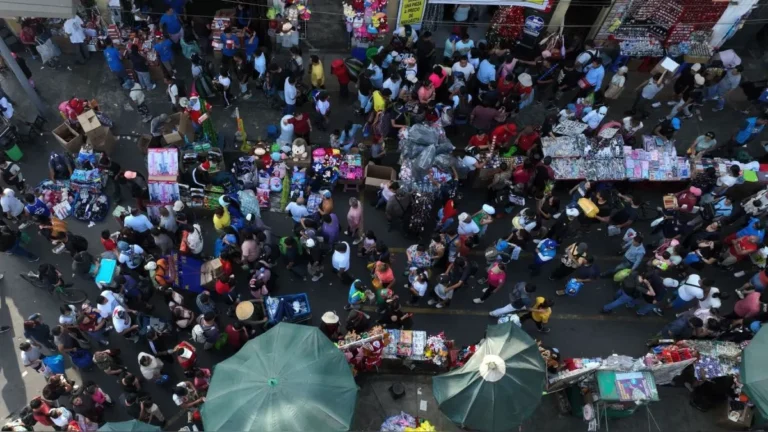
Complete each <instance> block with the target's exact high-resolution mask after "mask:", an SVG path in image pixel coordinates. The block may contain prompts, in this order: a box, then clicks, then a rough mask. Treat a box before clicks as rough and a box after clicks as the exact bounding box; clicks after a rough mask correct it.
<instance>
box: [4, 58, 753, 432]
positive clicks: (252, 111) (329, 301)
mask: <svg viewBox="0 0 768 432" xmlns="http://www.w3.org/2000/svg"><path fill="white" fill-rule="evenodd" d="M97 60H98V59H97ZM326 63H329V61H328V62H326ZM91 64H93V61H92V63H91ZM102 67H103V65H102V64H100V63H97V64H96V67H91V68H88V69H85V68H83V69H79V70H78V73H77V74H72V73H68V72H60V73H57V74H56V75H52V74H48V75H47V76H48V77H49V78H51V79H50V80H43V79H41V77H40V78H38V77H36V80H37V82H38V86H39V88H40V91H41V94H43V97H44V98H45V99H46V101H47V102H49V104H50V105H51V106H52V107H53V106H55V105H56V104H58V103H59V102H60V101H61V100H64V99H65V98H67V97H70V96H71V95H72V94H78V95H82V96H83V97H88V98H91V97H95V98H97V99H98V100H100V101H104V102H103V103H102V104H103V106H104V107H105V110H106V111H107V113H109V114H111V115H112V117H113V118H114V119H115V120H116V122H117V126H116V129H117V131H118V134H122V135H135V134H138V133H141V132H142V131H145V130H146V126H144V125H142V124H141V123H140V122H139V119H138V117H137V115H136V113H135V111H133V110H132V109H130V105H129V104H128V103H127V99H126V97H125V95H124V94H123V92H122V91H121V90H119V89H118V88H117V86H116V85H115V83H114V82H113V81H112V77H111V76H110V75H109V74H108V73H107V72H104V71H103V70H102V69H101V68H102ZM35 73H36V75H43V76H46V75H44V74H46V73H47V71H41V72H37V71H36V72H35ZM61 73H64V74H66V75H63V76H66V79H67V81H66V83H67V84H66V85H65V86H62V85H60V81H57V78H59V77H61V76H62V75H61ZM57 82H58V84H57ZM2 83H3V87H4V88H5V89H6V91H9V92H10V93H11V94H12V95H13V96H14V97H15V99H16V100H18V101H20V102H19V105H20V110H19V111H20V114H19V115H21V114H26V117H27V118H30V117H31V114H30V113H31V110H29V107H27V106H25V101H24V100H23V96H22V95H21V94H20V93H18V90H17V89H15V88H14V87H13V86H14V84H13V83H12V82H11V81H9V78H8V77H5V78H3V79H2ZM158 86H159V87H160V84H158ZM625 96H626V95H625ZM148 99H149V101H150V108H151V110H152V111H153V112H155V113H159V112H163V111H165V110H166V109H167V104H166V102H165V97H164V96H163V93H162V90H161V89H158V90H156V91H155V92H153V93H152V94H150V95H148ZM254 99H256V98H254ZM626 99H630V98H629V97H627V98H626ZM242 106H243V111H242V112H241V113H242V114H243V115H244V116H245V117H246V119H247V122H246V125H247V128H248V129H249V135H250V136H258V134H259V133H260V132H259V131H260V130H263V129H264V127H265V126H266V124H268V123H269V122H272V123H274V122H275V121H276V119H277V118H278V117H279V114H278V113H276V112H274V111H268V110H265V109H263V108H262V105H261V104H260V103H259V102H258V101H255V102H254V103H251V104H246V103H243V105H242ZM126 107H127V108H126ZM340 108H341V107H340ZM347 108H348V106H347V107H343V108H341V109H339V110H338V111H336V112H335V114H334V119H335V120H334V123H333V124H334V125H338V126H340V125H341V124H343V122H344V121H345V120H346V119H348V118H351V117H350V114H349V110H348V109H347ZM229 113H231V111H230V112H228V113H227V114H224V115H222V114H221V112H216V111H215V112H214V118H215V120H216V122H217V124H218V125H219V130H220V131H226V132H232V133H233V132H234V120H233V119H232V118H231V117H230V115H229ZM540 114H541V112H540V111H539V112H538V115H539V116H540ZM521 116H522V115H521ZM50 124H51V125H55V124H57V121H55V120H53V117H52V118H51V123H50ZM696 127H697V129H700V127H699V126H698V125H697V126H696ZM725 127H731V126H729V125H726V126H725ZM52 128H53V127H51V129H52ZM691 132H693V131H691ZM695 133H697V132H695ZM224 135H228V136H231V135H229V134H228V133H225V134H224ZM691 135H693V134H691ZM320 136H321V138H320V139H324V137H323V136H322V135H320ZM693 136H695V135H693ZM455 143H456V144H457V145H462V140H461V139H458V140H455ZM23 150H24V152H25V158H24V160H23V162H22V164H21V165H22V168H23V171H24V174H25V176H26V177H27V179H28V182H29V183H30V184H36V183H38V182H39V181H40V180H41V179H43V178H44V177H45V175H46V168H45V163H46V158H47V154H48V152H49V151H51V150H58V144H56V143H55V142H54V141H53V139H52V138H51V136H50V135H47V134H46V135H45V136H43V137H40V139H39V140H37V141H36V142H35V143H34V144H33V145H31V146H29V147H26V148H24V149H23ZM115 157H116V159H117V160H118V161H119V162H120V163H121V164H122V165H123V168H124V169H137V170H140V171H144V172H145V171H146V168H145V163H144V160H143V158H142V157H141V156H140V155H139V153H138V152H137V150H136V147H135V145H134V142H133V141H130V140H121V141H119V146H118V149H117V151H116V154H115ZM675 187H677V186H676V185H671V184H670V185H659V184H653V185H648V184H637V185H631V186H630V189H631V190H632V191H633V193H637V194H639V195H641V196H642V197H643V198H644V199H651V200H653V201H654V202H656V203H659V202H660V199H661V195H662V194H663V193H664V192H672V191H673V189H674V188H675ZM563 189H565V188H564V187H563V186H561V187H560V188H559V189H558V191H557V193H558V194H563V193H564V190H563ZM126 192H127V191H126ZM462 192H463V196H464V198H463V200H461V201H460V202H459V203H458V208H459V210H460V211H468V212H474V211H477V210H478V209H479V208H480V206H481V205H482V204H483V202H482V199H483V196H484V195H485V191H484V190H475V189H470V188H464V189H463V190H462ZM350 196H353V195H352V194H345V193H342V192H340V191H337V192H336V193H335V197H336V199H335V201H336V209H337V210H336V212H337V215H338V216H339V219H340V220H342V221H344V220H345V215H346V211H347V208H346V206H347V198H348V197H350ZM354 196H358V195H356V194H355V195H354ZM372 197H373V192H372V191H368V192H366V193H364V194H363V195H362V198H363V199H362V201H363V205H364V209H365V210H364V213H365V214H364V218H365V226H366V228H368V229H373V230H374V231H375V232H376V233H377V235H378V236H379V238H381V239H383V240H384V241H385V242H386V243H387V244H388V245H389V246H390V248H393V250H397V251H399V252H400V253H399V256H397V259H396V261H395V274H396V275H398V287H397V289H396V291H397V293H398V294H400V295H401V296H402V297H403V298H407V290H406V289H405V288H403V287H402V283H403V282H404V278H403V277H402V276H400V275H401V274H402V272H403V271H404V266H405V256H404V254H402V252H403V251H404V249H405V248H407V247H408V246H410V245H411V244H414V243H415V241H414V240H409V239H406V238H404V237H403V236H402V235H401V234H400V233H398V232H397V231H394V232H391V233H389V232H387V231H386V228H385V227H386V225H385V220H384V217H383V213H382V212H380V211H376V210H374V209H373V208H372V207H371V206H370V204H368V202H370V200H371V199H372ZM201 216H203V214H201ZM210 217H211V215H210V214H205V215H204V217H203V218H202V219H203V220H204V228H205V229H204V231H205V232H206V233H207V237H206V250H207V251H208V252H210V251H212V246H213V232H214V231H213V229H212V227H211V219H210ZM264 220H265V221H266V223H267V224H268V225H270V226H272V228H273V229H274V230H275V232H276V233H277V234H285V233H287V232H288V231H289V229H290V226H291V223H290V221H289V219H288V217H287V216H285V215H282V214H270V213H265V214H264ZM69 225H70V229H71V230H72V231H73V232H75V233H77V234H80V235H83V236H85V237H86V238H87V239H88V241H89V242H90V250H91V252H92V253H94V254H96V253H98V252H100V251H101V249H100V248H101V246H100V244H99V242H98V236H99V233H100V231H101V230H102V229H105V228H108V229H110V230H114V229H116V227H117V225H116V223H115V222H114V221H113V220H112V219H111V218H108V220H107V221H106V222H104V223H102V224H97V225H96V226H94V227H91V228H89V227H87V226H86V225H85V224H82V223H80V222H77V221H74V220H72V221H70V223H69ZM510 228H511V225H510V217H509V216H507V217H505V218H503V219H499V220H496V221H495V222H494V223H493V224H492V226H491V227H490V229H489V232H488V234H487V235H486V238H485V243H484V245H483V247H480V248H478V249H477V250H478V251H482V250H483V249H484V247H485V246H486V245H488V244H490V243H491V242H492V241H493V240H495V239H497V238H499V237H500V236H502V235H503V236H506V235H507V234H508V233H509V230H510ZM636 228H637V229H638V230H639V231H640V232H647V230H648V226H647V225H645V226H643V225H639V226H638V227H636ZM729 229H733V227H730V228H729ZM33 238H34V239H35V240H34V242H33V244H32V245H31V246H30V249H31V250H32V251H33V252H35V253H37V254H39V255H40V256H41V257H42V260H41V262H49V263H53V264H56V265H58V266H59V267H60V268H61V269H68V268H69V265H70V260H69V257H68V256H62V255H54V254H52V253H51V251H50V249H51V246H50V245H49V244H46V243H44V242H43V241H41V240H40V238H39V237H37V236H36V235H33ZM580 241H586V242H587V243H588V244H589V247H590V253H592V254H593V255H594V256H595V257H596V261H597V263H598V265H600V266H601V268H609V267H613V266H614V265H615V264H616V263H617V260H618V256H617V255H616V251H617V247H618V239H615V238H608V237H607V235H606V232H605V230H604V229H593V230H592V232H591V233H590V234H589V235H588V236H585V237H583V238H582V239H580ZM529 252H530V251H529ZM480 254H481V252H478V255H473V258H472V259H477V260H480V259H482V256H480ZM530 260H531V256H530V253H524V254H523V255H522V256H521V259H520V261H519V262H516V263H514V264H513V265H511V266H510V267H509V270H508V278H507V279H508V282H507V285H506V287H505V290H504V291H503V292H500V293H497V294H495V295H493V296H492V297H491V298H490V299H489V300H488V301H486V302H485V304H482V305H477V304H474V303H473V302H472V299H473V298H475V297H478V296H479V292H480V289H481V287H479V286H478V284H477V283H476V282H474V281H473V282H472V283H471V284H470V285H469V286H468V287H466V288H463V289H462V290H460V291H459V292H457V293H456V295H455V297H454V300H453V302H452V304H451V306H450V307H449V308H446V309H442V310H438V309H434V308H429V307H427V306H426V305H425V304H423V305H422V306H421V307H418V308H412V309H411V308H408V310H411V311H413V312H414V314H415V316H414V328H416V329H424V330H427V331H428V332H430V333H436V332H439V331H444V332H445V334H446V336H447V337H448V338H451V339H454V340H455V341H456V343H457V344H458V345H466V344H469V343H474V342H476V341H478V340H479V339H480V338H481V337H482V335H483V332H484V329H485V328H486V326H487V325H489V324H492V323H494V320H493V319H491V318H490V317H489V316H488V315H487V314H488V311H490V310H492V309H494V308H496V307H499V306H503V305H504V304H506V301H507V289H508V288H509V287H510V286H511V285H512V284H513V283H514V282H517V281H521V280H527V279H528V272H527V269H526V268H527V265H528V264H529V263H530ZM352 261H353V263H352V273H353V274H354V275H365V274H366V271H365V269H364V263H363V261H362V259H359V258H356V257H354V256H353V259H352ZM35 267H36V265H32V264H29V263H27V262H26V260H22V259H19V258H16V257H7V256H3V258H2V259H0V272H2V273H5V279H4V280H3V281H2V282H0V324H8V325H12V327H13V330H12V331H11V332H9V333H6V334H3V335H0V368H2V377H0V386H1V387H2V390H0V393H1V394H2V401H0V416H4V415H6V414H7V413H9V412H11V411H14V410H16V409H18V408H20V407H21V406H23V405H24V404H25V403H26V402H27V401H28V400H29V399H31V398H32V397H33V396H34V395H36V394H39V391H40V390H41V388H42V386H43V380H42V377H41V376H39V375H38V374H36V373H34V372H33V371H31V372H29V373H27V371H25V370H24V368H23V366H22V365H21V364H20V359H19V355H18V350H17V345H18V344H19V342H21V341H22V321H23V319H24V317H26V316H28V315H30V314H31V313H35V312H40V313H41V314H42V315H43V319H44V321H46V322H47V323H49V324H54V323H55V322H56V321H57V317H58V315H59V312H58V306H59V305H58V304H57V303H56V302H55V301H54V300H53V299H52V298H51V297H49V296H48V295H47V294H46V293H44V292H41V291H39V290H36V289H34V288H33V287H32V286H30V285H29V284H26V283H25V282H23V281H22V280H21V279H19V278H18V276H17V274H18V273H20V272H26V271H28V270H30V269H33V268H35ZM553 267H554V264H552V265H550V268H548V269H546V268H545V270H544V271H543V272H542V275H541V276H539V277H537V278H535V279H533V281H534V282H535V283H536V284H537V286H538V294H539V295H544V296H548V297H552V296H554V292H555V290H557V289H561V288H562V287H563V284H564V282H559V283H554V282H551V281H549V280H548V279H547V275H548V272H549V271H551V270H552V268H553ZM328 268H330V265H328ZM64 273H65V274H66V273H67V272H66V271H65V272H64ZM278 273H280V274H281V278H280V280H279V282H278V294H281V293H296V292H306V293H309V295H310V303H311V307H312V310H313V319H312V321H311V324H313V325H317V324H319V322H320V319H319V318H320V316H321V315H322V313H323V312H324V311H327V310H335V311H336V312H337V313H339V315H341V316H342V318H343V317H344V312H343V309H342V308H343V306H344V305H345V304H346V298H347V289H348V287H346V286H341V284H340V283H339V281H338V280H337V279H336V278H335V277H334V276H333V275H332V273H331V272H330V271H328V272H326V276H325V277H324V278H323V279H322V280H320V281H318V282H315V283H312V282H301V281H291V278H290V276H289V275H286V274H284V273H285V272H283V271H282V270H278ZM704 275H705V276H709V277H713V278H714V279H715V280H716V282H717V283H716V285H717V286H718V287H719V288H720V289H721V290H723V291H729V290H731V289H733V288H736V287H738V286H740V285H741V284H742V283H743V282H744V280H746V276H745V277H743V278H741V279H737V278H734V277H733V276H732V275H731V274H728V273H725V272H722V271H719V270H716V269H707V271H705V273H704ZM401 279H403V280H402V281H401ZM77 286H78V287H79V288H83V289H86V290H88V292H89V296H90V297H91V298H95V297H96V296H97V295H98V290H97V288H96V286H95V285H94V284H92V283H89V282H84V281H77ZM241 289H242V287H241ZM613 292H614V288H613V286H612V282H611V281H608V280H605V281H599V282H593V283H590V284H588V285H587V286H586V287H584V289H582V291H581V292H580V293H579V295H578V296H576V297H568V298H557V299H556V304H555V307H554V313H553V316H552V319H551V324H550V327H551V328H552V332H551V333H549V334H540V333H538V332H536V330H535V327H533V325H532V324H531V323H527V324H525V325H524V328H525V329H526V330H527V331H529V332H530V333H531V335H532V336H534V337H537V338H541V339H542V340H543V341H544V342H545V343H546V344H547V345H550V346H554V347H557V348H559V350H560V352H561V353H562V354H563V355H564V356H567V357H570V356H605V355H609V354H611V353H621V354H628V355H635V356H637V355H641V354H643V353H644V352H645V345H644V343H645V341H646V339H647V338H648V337H650V336H651V335H653V334H654V333H655V332H656V331H658V330H659V329H660V328H661V327H662V326H663V325H664V324H665V323H666V322H667V321H668V320H669V319H671V318H668V317H664V318H659V317H655V316H651V317H644V318H639V317H637V316H636V315H635V314H634V312H632V311H625V310H623V309H622V310H617V311H616V312H615V313H614V314H613V315H607V316H606V315H601V314H599V312H598V311H599V309H600V308H601V306H602V305H603V304H605V303H607V302H609V301H610V300H611V299H612V296H613ZM155 300H156V301H155V305H156V307H157V310H158V314H162V313H163V312H162V310H163V309H164V307H163V305H162V304H161V302H160V301H159V299H155ZM725 303H726V305H725V306H724V309H725V310H726V311H727V310H730V306H731V304H732V300H731V301H727V302H725ZM111 342H112V345H111V347H112V348H119V349H121V350H122V352H123V360H124V363H125V365H126V366H128V368H129V369H130V370H131V371H132V372H134V373H136V374H138V365H137V361H136V356H137V353H138V352H139V351H140V350H146V349H147V348H146V346H145V345H143V344H137V345H134V344H132V343H130V342H126V341H124V340H122V339H121V338H120V337H119V336H116V335H112V336H111ZM224 357H225V356H224V354H221V353H213V354H211V355H208V354H203V355H201V356H200V360H199V364H200V365H201V366H207V367H210V366H212V365H213V364H214V363H215V362H217V361H219V360H221V359H223V358H224ZM169 370H170V371H171V374H172V375H173V378H172V380H173V381H174V382H177V381H179V380H181V379H182V378H181V374H180V370H179V368H178V367H176V366H175V365H174V366H172V367H171V368H169ZM68 373H70V374H72V376H75V377H77V376H79V374H78V372H77V371H74V370H68ZM80 379H82V380H94V381H96V382H97V383H99V384H100V385H101V386H102V387H103V388H104V389H105V390H106V391H107V392H109V393H110V394H111V395H112V396H113V398H116V397H117V396H118V395H119V393H120V389H119V386H118V385H117V383H116V381H115V379H114V378H111V377H108V376H107V375H105V374H103V373H102V372H100V371H93V372H87V373H83V374H82V376H81V377H80V378H79V379H78V381H80ZM147 389H148V392H150V393H151V394H153V396H154V398H155V400H156V402H157V403H158V404H159V405H160V408H161V410H162V411H163V412H164V413H165V415H166V416H167V417H173V416H174V415H175V414H176V413H177V409H176V407H175V406H174V405H173V403H172V401H171V397H170V392H169V391H168V390H167V389H164V388H163V389H161V388H155V386H154V384H147ZM107 419H108V420H124V419H127V416H126V414H125V413H124V412H123V410H121V409H120V408H119V407H115V408H113V409H111V410H109V411H108V413H107ZM176 424H178V422H177V423H176Z"/></svg>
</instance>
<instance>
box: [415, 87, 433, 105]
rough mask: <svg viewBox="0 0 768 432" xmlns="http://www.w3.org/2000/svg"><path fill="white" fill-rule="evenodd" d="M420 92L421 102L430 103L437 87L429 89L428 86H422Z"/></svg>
mask: <svg viewBox="0 0 768 432" xmlns="http://www.w3.org/2000/svg"><path fill="white" fill-rule="evenodd" d="M418 94H419V102H420V103H423V104H425V103H428V102H429V100H430V99H432V97H433V96H434V95H435V89H427V87H424V86H421V88H420V89H419V91H418Z"/></svg>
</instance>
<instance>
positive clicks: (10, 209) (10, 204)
mask: <svg viewBox="0 0 768 432" xmlns="http://www.w3.org/2000/svg"><path fill="white" fill-rule="evenodd" d="M0 207H2V208H3V213H10V214H11V216H13V217H16V216H19V215H20V214H22V213H24V203H22V202H21V201H19V199H18V198H16V197H15V196H13V197H12V196H3V197H2V198H0Z"/></svg>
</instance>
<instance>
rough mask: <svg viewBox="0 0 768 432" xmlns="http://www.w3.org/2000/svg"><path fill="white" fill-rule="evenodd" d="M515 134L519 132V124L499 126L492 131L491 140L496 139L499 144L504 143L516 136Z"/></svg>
mask: <svg viewBox="0 0 768 432" xmlns="http://www.w3.org/2000/svg"><path fill="white" fill-rule="evenodd" d="M515 134H517V126H515V125H513V124H509V125H501V126H497V127H496V129H494V130H493V132H491V141H494V142H495V143H496V144H497V145H503V144H504V143H506V142H507V141H509V140H510V139H511V138H512V137H513V136H515ZM521 139H522V138H521Z"/></svg>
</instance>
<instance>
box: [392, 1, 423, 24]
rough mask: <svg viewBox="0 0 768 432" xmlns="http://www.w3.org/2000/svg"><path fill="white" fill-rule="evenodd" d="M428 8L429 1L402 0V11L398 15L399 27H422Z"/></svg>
mask: <svg viewBox="0 0 768 432" xmlns="http://www.w3.org/2000/svg"><path fill="white" fill-rule="evenodd" d="M426 6H427V0H401V1H400V11H398V13H397V26H398V27H400V26H404V25H410V26H420V25H421V21H422V20H423V19H424V8H425V7H426Z"/></svg>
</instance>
